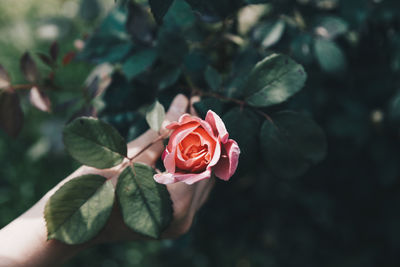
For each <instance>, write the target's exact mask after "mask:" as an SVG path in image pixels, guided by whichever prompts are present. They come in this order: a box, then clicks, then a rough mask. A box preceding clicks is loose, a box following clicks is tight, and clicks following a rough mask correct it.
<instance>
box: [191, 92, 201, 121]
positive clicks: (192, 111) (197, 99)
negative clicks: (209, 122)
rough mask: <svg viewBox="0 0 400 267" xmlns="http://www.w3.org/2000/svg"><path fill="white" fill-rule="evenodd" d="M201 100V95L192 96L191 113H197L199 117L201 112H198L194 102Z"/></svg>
mask: <svg viewBox="0 0 400 267" xmlns="http://www.w3.org/2000/svg"><path fill="white" fill-rule="evenodd" d="M199 101H200V96H198V95H195V96H192V97H191V98H190V114H192V115H195V116H197V117H199V114H198V113H197V111H196V109H195V108H194V106H193V104H194V103H197V102H199Z"/></svg>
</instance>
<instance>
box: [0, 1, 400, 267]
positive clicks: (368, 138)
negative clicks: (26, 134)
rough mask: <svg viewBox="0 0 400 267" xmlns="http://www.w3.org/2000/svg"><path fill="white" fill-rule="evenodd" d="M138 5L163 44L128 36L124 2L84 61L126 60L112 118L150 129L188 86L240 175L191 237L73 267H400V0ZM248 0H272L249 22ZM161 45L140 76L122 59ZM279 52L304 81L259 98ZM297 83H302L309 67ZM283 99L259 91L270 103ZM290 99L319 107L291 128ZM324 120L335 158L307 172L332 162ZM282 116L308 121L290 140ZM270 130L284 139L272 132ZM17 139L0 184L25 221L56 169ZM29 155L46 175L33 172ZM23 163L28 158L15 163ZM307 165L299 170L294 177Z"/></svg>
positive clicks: (124, 128) (209, 206) (90, 254)
mask: <svg viewBox="0 0 400 267" xmlns="http://www.w3.org/2000/svg"><path fill="white" fill-rule="evenodd" d="M125 2H129V1H125ZM161 2H162V3H161ZM136 3H140V4H142V3H143V7H144V10H146V11H150V9H151V10H152V12H153V14H154V17H155V19H156V21H157V23H158V26H155V27H156V28H155V35H154V36H155V39H154V40H153V41H152V42H151V43H144V44H143V43H139V42H138V41H137V40H135V39H134V38H133V37H132V35H130V34H129V33H128V31H127V28H126V21H127V14H128V13H127V11H126V10H124V9H120V10H119V11H118V12H121V13H120V14H121V18H123V19H122V20H121V21H119V22H118V23H117V22H116V21H115V20H112V21H113V23H112V25H113V26H112V27H114V30H113V31H107V30H103V31H102V32H105V33H106V34H104V35H103V34H100V31H98V32H95V33H94V34H93V35H91V36H90V37H89V40H88V42H87V43H86V48H85V50H84V52H83V54H84V55H89V56H87V57H86V58H85V60H89V61H92V62H111V63H113V64H114V66H115V70H114V73H113V77H112V78H113V79H112V84H111V85H110V86H109V87H108V88H107V90H106V92H105V94H104V96H103V101H104V104H105V106H104V108H103V109H102V111H101V113H100V116H102V117H103V118H105V119H107V121H108V122H110V123H112V124H113V125H114V126H116V127H117V128H118V130H120V132H121V134H122V135H123V136H131V138H134V137H135V136H137V135H138V134H140V133H142V132H143V131H145V130H146V129H147V128H148V127H147V124H146V120H145V111H146V108H147V107H148V106H149V105H150V104H152V103H153V102H154V99H155V98H158V99H159V100H160V102H161V103H162V104H163V105H164V106H165V107H166V108H167V107H168V105H169V103H170V101H171V100H172V99H173V96H175V95H176V94H177V93H184V94H186V95H187V96H190V95H191V94H192V93H195V92H196V90H199V91H201V93H202V95H203V98H202V100H201V101H200V102H199V103H197V104H195V107H196V109H197V111H198V113H199V115H200V116H203V118H204V115H205V113H206V112H207V110H208V109H210V108H211V109H213V110H214V111H216V112H217V113H218V114H219V115H221V116H222V117H223V119H224V120H225V123H226V126H227V127H228V129H229V132H230V137H231V138H234V139H236V140H237V141H238V142H239V143H240V146H241V150H242V155H241V158H240V163H239V172H238V174H237V175H235V176H234V177H233V178H232V179H231V181H230V182H229V183H218V182H217V184H216V187H215V188H214V189H213V192H212V194H211V197H210V199H209V201H208V202H207V203H206V205H205V206H204V208H203V209H201V210H200V213H199V214H198V216H197V218H196V220H195V225H194V227H193V228H192V230H191V231H190V233H189V234H188V235H185V236H183V237H182V238H180V239H178V240H175V241H173V242H170V241H165V242H139V243H130V244H128V243H124V244H120V245H118V244H112V245H104V246H100V247H96V248H93V249H92V250H89V251H87V252H86V254H82V255H79V256H78V257H76V258H75V259H73V260H72V261H71V262H70V263H68V264H67V266H91V265H93V264H94V261H95V262H96V263H95V264H98V263H100V264H103V265H107V266H174V267H175V266H284V267H286V266H288V267H291V266H310V267H314V266H315V267H317V266H318V267H320V266H352V267H353V266H355V267H357V266H362V267H365V266H367V267H368V266H388V267H397V266H399V259H398V251H399V249H400V243H399V242H398V240H399V238H400V232H399V230H398V227H397V226H398V225H399V223H400V216H399V212H398V206H399V204H400V197H399V196H400V194H399V191H400V183H399V177H400V168H399V167H398V166H399V164H398V163H399V160H400V156H399V149H398V148H399V126H400V124H399V122H400V119H399V114H400V112H399V108H398V106H399V104H398V103H399V98H400V97H399V92H398V88H399V84H400V80H399V77H400V76H399V70H400V52H399V51H400V49H399V48H400V28H399V22H400V21H399V17H400V3H399V1H396V0H383V1H370V0H346V1H344V0H343V1H341V0H338V1H337V0H324V1H320V0H310V1H298V0H280V1H278V0H246V1H208V0H206V1H185V0H175V1H150V2H149V5H147V2H146V1H136ZM160 3H161V4H162V5H161V4H160ZM244 4H262V6H258V7H260V8H261V7H262V8H263V10H264V11H263V12H264V13H263V14H262V15H261V16H259V17H258V19H257V20H256V21H254V22H253V24H250V26H249V28H248V31H246V32H241V31H240V30H239V29H240V28H241V27H240V23H241V21H243V20H241V19H239V18H238V14H239V13H238V12H237V9H238V7H239V6H241V5H244ZM169 5H170V8H169V9H168V6H169ZM253 7H254V6H253ZM256 7H257V6H256ZM114 12H116V11H113V12H112V14H113V13H114ZM149 14H150V13H149ZM249 18H252V19H254V18H257V16H255V15H254V14H253V15H252V14H250V16H249ZM107 20H108V21H110V20H109V18H108V19H106V21H107ZM278 22H279V23H278ZM103 23H104V22H103ZM283 24H284V29H282V26H281V25H283ZM102 25H104V24H102ZM263 43H264V45H263ZM123 48H124V49H123ZM149 48H150V49H155V50H156V51H157V58H156V59H155V60H154V61H153V63H152V64H150V65H149V66H148V68H146V71H143V72H141V73H139V74H137V75H136V76H134V77H132V79H131V80H128V79H127V78H126V77H125V75H124V73H123V71H122V69H121V66H123V65H124V64H125V62H126V60H128V58H129V57H130V56H131V55H134V54H135V53H136V52H138V51H142V50H143V49H149ZM273 53H279V54H282V55H286V56H288V57H290V58H292V59H293V60H294V61H295V62H297V63H298V64H299V65H301V66H302V67H303V69H304V70H305V72H307V81H306V83H305V86H304V88H302V89H301V88H298V89H301V90H293V91H290V92H291V93H290V94H289V95H290V97H288V98H286V99H285V100H284V101H283V100H282V101H281V102H280V101H277V102H276V103H275V104H276V105H275V104H274V105H272V104H271V105H270V106H261V107H260V106H259V105H253V106H252V107H249V105H248V104H247V103H244V101H246V100H247V98H246V97H247V95H245V94H244V93H245V92H243V89H246V90H249V92H251V93H253V94H254V93H256V91H258V90H260V88H264V87H259V86H245V84H246V82H247V81H248V75H249V74H250V72H251V70H252V69H253V67H254V66H255V65H256V64H257V62H260V61H261V60H263V59H264V58H266V57H268V56H270V55H271V54H273ZM208 66H212V67H213V68H214V69H215V71H216V72H214V74H215V73H218V74H219V75H220V77H221V81H220V88H218V89H219V90H217V91H214V90H212V89H213V87H215V85H214V84H213V82H211V83H210V81H215V80H214V79H210V77H212V75H210V73H208V75H206V71H207V69H209V68H208ZM208 72H210V71H209V70H208ZM10 73H11V72H10ZM268 73H269V71H268ZM11 74H13V73H11ZM262 77H265V75H261V76H260V79H261V78H262ZM69 80H71V81H72V80H73V79H69ZM294 80H295V81H296V82H295V83H293V84H296V83H297V82H301V79H300V80H299V79H297V76H296V78H295V79H294ZM218 83H219V82H218ZM66 84H67V83H66ZM289 84H290V85H292V82H290V83H289ZM299 87H301V86H299ZM193 88H194V89H196V90H193ZM285 88H286V87H285ZM253 90H254V92H253ZM216 93H217V95H215V94H216ZM231 98H234V99H235V101H232V99H231ZM270 99H271V98H269V99H268V98H258V97H254V101H257V102H258V101H260V102H262V103H268V102H267V101H270ZM287 109H289V110H296V111H297V112H299V114H307V116H305V115H301V117H300V118H298V119H295V120H292V123H290V124H286V123H285V122H286V117H285V116H283V117H282V115H278V114H282V113H280V111H282V110H287ZM263 114H264V115H265V114H266V115H267V116H269V117H271V119H272V120H273V123H270V121H269V120H268V119H267V117H266V116H264V115H263ZM290 114H293V113H290ZM296 117H297V115H296ZM311 117H312V118H314V119H315V121H316V122H317V124H318V125H320V127H321V128H322V129H323V131H324V132H325V133H326V136H327V137H326V141H327V143H328V151H327V155H326V159H325V160H323V161H322V162H320V163H318V164H316V165H314V164H313V166H311V168H308V166H309V165H310V164H311V163H313V162H317V161H318V162H319V160H320V159H321V157H322V155H323V154H324V153H323V150H324V149H323V148H324V146H325V145H324V141H323V137H322V136H321V135H320V134H319V133H318V132H319V131H318V130H317V131H311V132H308V130H307V129H309V128H308V127H306V126H307V125H310V124H312V125H314V123H310V121H309V118H311ZM304 120H305V121H304ZM289 121H290V120H289ZM275 124H276V125H278V126H279V124H281V126H280V128H279V129H281V128H284V129H285V128H290V129H293V128H294V129H295V130H290V131H288V133H289V136H290V138H286V139H284V138H282V133H281V131H278V130H277V128H275V127H274V125H275ZM282 125H283V126H282ZM314 126H315V125H314ZM314 126H312V127H311V128H313V129H315V127H314ZM24 129H25V128H24ZM254 129H256V131H255V130H254ZM261 131H266V132H267V133H268V134H269V135H270V136H271V137H274V138H276V139H277V140H278V141H280V142H273V141H274V139H272V138H270V139H268V138H267V141H268V142H266V143H264V142H262V141H263V138H262V135H260V133H261ZM304 133H307V134H306V135H304ZM297 134H298V135H297ZM284 136H286V135H284ZM307 136H308V137H310V138H308V137H307ZM2 137H3V136H2ZM4 138H5V139H4V140H6V141H8V139H6V137H5V135H4ZM310 140H311V141H310ZM6 141H4V142H3V143H1V142H0V148H1V149H0V152H2V154H1V153H0V154H1V155H2V156H3V159H6V160H3V161H2V162H3V165H2V167H3V168H2V169H3V170H5V171H4V172H5V177H7V178H5V181H3V182H0V183H1V184H0V185H1V187H0V193H1V194H0V203H5V204H3V205H4V206H5V208H4V209H5V210H6V212H5V213H6V215H5V217H4V218H6V219H3V224H4V225H5V224H6V223H8V222H9V221H10V220H11V218H12V216H11V215H9V214H10V213H11V211H10V209H8V206H12V205H15V204H14V203H15V202H18V201H20V199H17V198H14V197H13V196H14V195H18V196H19V195H21V199H23V200H21V201H25V202H24V203H25V204H21V205H20V206H18V212H15V213H14V215H13V216H14V217H15V216H17V215H18V214H20V213H21V212H23V210H24V209H26V208H27V207H28V206H30V205H31V204H32V203H33V202H34V201H35V199H37V198H39V197H40V194H39V193H37V191H39V192H46V190H48V188H50V187H51V186H50V185H52V184H54V180H50V179H49V180H47V181H46V182H43V183H42V184H46V186H44V185H42V184H40V185H39V184H37V183H36V180H39V181H42V180H41V179H43V178H42V175H41V173H47V172H46V170H44V171H43V170H42V171H39V170H37V169H38V168H40V167H37V166H36V164H32V163H30V162H29V161H28V160H27V159H26V158H24V157H23V156H20V155H24V154H23V153H24V151H25V150H23V149H16V146H12V145H11V144H9V143H11V142H6ZM264 141H265V140H264ZM314 141H315V142H314ZM21 142H23V144H24V145H25V146H28V145H30V144H29V143H28V141H25V139H21ZM304 143H307V146H306V147H303V146H302V145H301V144H304ZM293 144H294V145H293ZM299 144H300V145H299ZM317 144H319V146H318V147H314V145H317ZM295 148H296V149H295ZM294 149H295V150H294ZM5 151H13V153H12V155H10V153H6V152H5ZM284 151H287V153H286V154H283V152H284ZM299 151H300V152H299ZM310 151H311V152H310ZM18 153H19V154H18ZM17 155H18V157H17ZM263 155H264V156H263ZM299 155H300V156H299ZM266 156H267V157H266ZM20 158H23V159H22V160H23V162H24V163H25V164H27V166H30V167H31V168H30V170H31V172H33V173H36V175H35V176H31V175H26V173H23V172H22V171H21V170H20V169H22V167H24V165H22V164H21V163H19V161H21V159H20ZM266 158H269V159H270V160H267V162H265V159H266ZM279 159H280V160H279ZM11 160H13V161H12V162H15V164H12V165H15V166H16V167H15V168H12V167H11V166H10V165H11V164H8V161H10V162H11ZM46 160H52V159H49V158H48V157H47V158H46ZM271 160H272V161H271ZM268 162H269V163H268ZM271 162H272V166H271ZM285 162H286V163H287V165H284V166H283V165H282V164H283V163H285ZM295 164H296V165H295ZM37 165H38V166H42V167H41V168H42V169H45V167H43V166H46V165H45V164H44V163H41V164H37ZM268 165H269V167H268ZM296 166H297V168H295V167H296ZM306 167H307V168H308V170H306V171H305V169H306ZM300 173H303V175H301V176H299V177H298V178H297V179H286V178H282V176H285V177H289V176H290V177H291V176H293V174H300ZM9 177H11V178H9ZM21 177H22V178H21ZM24 177H29V179H28V178H24ZM33 177H36V178H35V183H33V182H32V180H33V179H34V178H33ZM31 187H35V188H36V189H35V190H36V191H34V192H35V193H32V190H33V189H32V190H29V188H31ZM42 187H43V188H42ZM4 188H5V189H4ZM9 188H12V190H13V191H12V190H11V189H9ZM38 188H39V189H38ZM40 188H41V189H40ZM40 190H41V191H40ZM15 192H17V193H15ZM18 192H20V193H18ZM27 192H28V193H27ZM29 192H31V193H29ZM23 196H26V197H23ZM33 196H35V197H36V198H35V197H33ZM4 199H8V200H6V201H5V202H1V201H4ZM10 199H12V200H13V201H11V200H10ZM171 255H179V257H174V256H171Z"/></svg>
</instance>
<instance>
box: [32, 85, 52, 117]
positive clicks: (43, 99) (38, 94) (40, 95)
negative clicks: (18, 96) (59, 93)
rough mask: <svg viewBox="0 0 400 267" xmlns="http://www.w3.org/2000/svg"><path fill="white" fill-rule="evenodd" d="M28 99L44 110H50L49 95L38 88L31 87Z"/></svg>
mask: <svg viewBox="0 0 400 267" xmlns="http://www.w3.org/2000/svg"><path fill="white" fill-rule="evenodd" d="M29 101H30V102H31V104H32V105H33V106H34V107H35V108H37V109H39V110H41V111H44V112H50V111H51V102H50V99H49V97H48V96H47V95H46V94H45V93H44V92H43V91H41V90H39V88H37V87H33V88H32V89H31V90H30V92H29Z"/></svg>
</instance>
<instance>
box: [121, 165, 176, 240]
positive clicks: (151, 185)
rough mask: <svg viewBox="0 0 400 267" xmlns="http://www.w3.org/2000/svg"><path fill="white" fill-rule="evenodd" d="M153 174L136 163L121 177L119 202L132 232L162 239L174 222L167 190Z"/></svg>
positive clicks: (144, 166) (151, 170)
mask: <svg viewBox="0 0 400 267" xmlns="http://www.w3.org/2000/svg"><path fill="white" fill-rule="evenodd" d="M154 173H155V172H154V170H153V169H152V168H151V167H149V166H146V165H144V164H140V163H135V164H134V166H133V167H128V168H126V169H125V170H124V171H123V172H122V174H121V175H120V176H119V179H118V184H117V189H116V192H117V198H118V201H119V204H120V206H121V211H122V217H123V219H124V222H125V223H126V225H127V226H129V227H130V228H131V229H132V230H134V231H136V232H138V233H140V234H143V235H146V236H150V237H153V238H159V237H160V235H161V233H162V231H163V230H164V229H165V228H166V227H167V226H168V225H169V223H170V221H171V220H172V214H173V210H172V202H171V200H170V197H169V193H168V191H167V188H166V186H164V185H161V184H158V183H156V182H155V181H154V179H153V175H154Z"/></svg>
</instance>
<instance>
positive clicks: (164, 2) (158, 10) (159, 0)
mask: <svg viewBox="0 0 400 267" xmlns="http://www.w3.org/2000/svg"><path fill="white" fill-rule="evenodd" d="M173 1H174V0H149V4H150V8H151V13H153V16H154V18H155V19H156V21H157V23H159V24H161V22H162V19H163V18H164V16H165V14H167V11H168V9H169V7H170V6H171V4H172V2H173Z"/></svg>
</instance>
